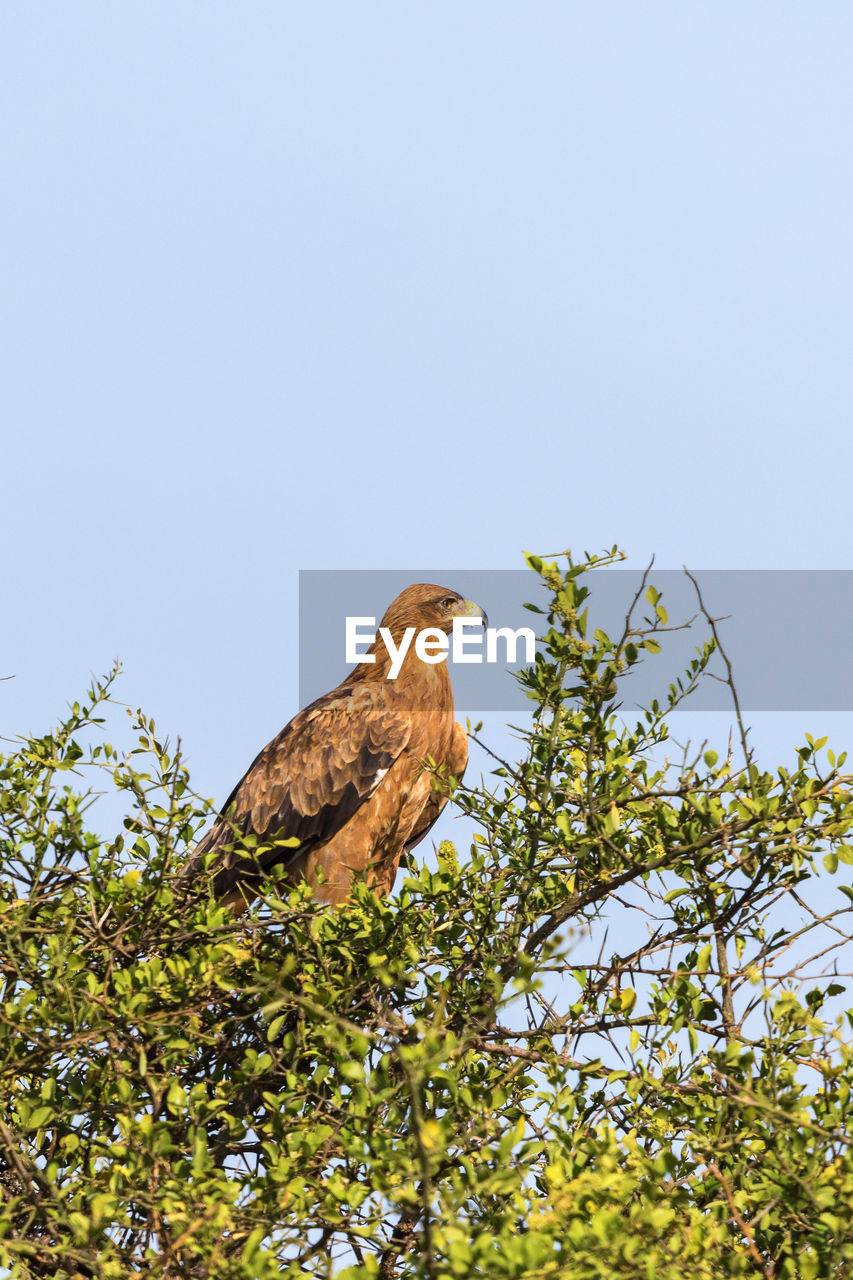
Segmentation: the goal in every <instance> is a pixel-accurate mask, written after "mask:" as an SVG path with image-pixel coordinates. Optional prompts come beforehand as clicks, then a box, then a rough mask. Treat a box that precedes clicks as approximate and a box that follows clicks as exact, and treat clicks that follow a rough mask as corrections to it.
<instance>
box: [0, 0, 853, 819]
mask: <svg viewBox="0 0 853 1280" xmlns="http://www.w3.org/2000/svg"><path fill="white" fill-rule="evenodd" d="M851 55H853V9H851V8H850V6H849V4H842V3H824V4H822V5H820V6H809V7H803V6H800V5H793V4H788V3H781V4H780V3H773V4H770V3H749V4H746V5H744V4H732V3H727V4H716V5H710V4H704V5H690V6H686V5H683V4H675V3H656V4H653V5H636V4H633V3H625V2H624V0H623V2H621V3H612V4H609V5H592V4H575V3H566V2H565V0H560V3H547V2H542V3H539V4H537V5H535V6H534V5H520V4H507V3H502V2H498V3H495V2H494V0H490V2H489V3H480V2H475V3H467V4H465V5H461V6H460V5H456V4H454V5H450V4H447V3H434V4H431V5H429V6H415V5H398V4H393V5H392V4H389V3H365V4H359V5H350V4H313V5H308V4H302V5H295V4H288V3H267V2H262V0H258V2H256V3H253V4H251V5H236V4H233V3H227V4H226V3H216V2H211V0H205V2H204V3H182V4H180V5H175V4H174V3H168V4H166V3H161V2H159V0H146V3H145V4H141V3H125V4H122V5H108V4H106V3H98V4H95V3H91V2H89V0H76V3H75V4H73V5H58V4H39V5H35V4H29V5H27V4H16V5H13V4H7V5H5V6H3V8H2V11H0V118H2V120H3V126H2V129H1V130H0V164H2V174H3V191H4V195H3V199H2V203H0V223H2V225H1V226H0V279H2V285H0V324H1V325H2V341H0V362H2V376H0V405H1V406H2V417H0V421H2V439H3V469H2V470H3V479H4V483H3V485H2V505H0V532H2V536H3V541H4V547H5V570H4V575H3V588H4V589H3V600H4V610H3V614H4V618H3V622H4V625H3V628H2V640H0V668H2V669H0V674H3V675H13V674H14V677H15V678H14V679H13V680H9V681H6V682H5V683H3V684H0V732H3V733H6V734H10V733H16V732H21V731H24V730H27V729H29V728H32V729H43V728H45V727H46V726H47V725H48V724H49V723H50V721H51V720H52V718H53V717H54V715H55V714H56V713H57V712H58V711H59V710H61V708H62V707H63V705H64V703H65V702H66V700H69V699H73V698H74V697H77V696H78V695H79V693H80V692H81V691H82V689H83V688H84V686H85V682H86V680H87V679H88V674H89V672H90V671H92V670H94V671H102V670H104V669H105V668H106V667H107V666H108V665H109V663H110V661H111V659H112V658H113V657H114V656H119V657H121V658H122V659H123V661H124V663H125V667H126V673H125V675H124V677H123V682H122V685H121V690H120V692H121V695H122V696H123V697H124V698H125V699H126V700H127V701H128V702H129V703H132V704H133V705H140V704H141V705H142V706H144V707H145V708H146V709H147V710H148V711H149V712H150V713H152V714H155V715H156V716H157V719H158V724H159V726H160V727H161V729H162V730H163V731H164V732H168V733H170V734H172V735H174V734H177V733H180V734H181V735H182V737H183V741H184V745H185V748H186V750H187V751H188V753H189V755H190V758H191V761H192V764H193V774H194V780H195V783H196V785H197V787H198V788H199V790H200V791H201V792H202V793H203V794H205V795H210V796H218V797H219V798H220V799H221V798H222V797H223V796H224V794H225V793H226V792H227V790H228V789H229V788H230V786H231V784H232V783H233V781H234V780H235V778H236V777H237V776H239V773H240V772H241V771H242V770H243V768H244V767H245V765H246V764H247V763H248V762H249V761H250V760H251V758H252V756H253V755H254V753H255V751H256V750H257V749H258V748H259V747H260V746H261V745H262V744H263V743H264V742H265V741H266V740H267V739H268V738H269V737H270V736H271V735H272V734H273V733H274V732H276V731H277V729H278V728H279V727H280V726H281V725H282V724H283V723H284V722H285V721H286V720H287V719H288V718H289V717H290V716H291V715H292V714H293V712H294V711H295V710H296V672H295V669H294V664H295V660H296V640H297V626H296V623H297V619H296V597H297V572H298V570H299V569H305V568H371V569H380V568H406V567H408V566H409V565H412V566H413V567H414V568H417V567H418V566H420V565H423V564H426V563H443V564H451V565H452V564H459V565H460V566H462V567H465V566H476V567H482V568H495V569H502V568H515V567H518V566H519V565H520V563H521V561H520V552H521V549H522V548H528V549H531V550H535V551H539V552H553V551H557V550H558V549H560V548H562V547H565V546H572V547H574V548H584V547H585V548H589V549H600V548H601V547H604V546H610V545H611V544H613V543H614V542H618V543H619V544H621V545H622V546H623V547H624V548H625V549H626V550H627V551H628V552H629V554H630V556H631V557H632V561H633V562H645V561H646V560H647V559H648V557H649V556H650V555H651V554H652V553H655V554H656V555H657V558H658V563H659V564H660V565H662V566H665V567H676V566H680V565H681V564H683V563H688V564H690V565H692V566H694V567H697V568H765V567H766V568H783V567H795V568H818V567H834V568H850V567H852V566H851V561H852V560H853V556H851V521H850V514H849V513H850V501H851V500H850V482H849V472H850V454H851V445H850V430H849V425H850V409H851V402H853V361H851V358H850V357H851V319H853V280H852V279H851V276H852V275H853V270H851V267H852V266H853V255H851V247H850V246H851V238H850V227H851V226H853V208H851V204H853V164H851V149H853V142H851V138H853V135H851V128H850V121H851V116H852V115H853V78H851V76H850V71H849V68H850V64H851ZM448 585H450V586H459V587H460V589H462V590H464V583H459V584H457V583H449V584H448ZM483 603H487V602H483ZM832 719H836V718H835V717H827V716H826V715H824V716H822V717H821V725H819V726H818V725H814V724H811V722H808V723H806V727H809V728H812V730H813V731H814V732H817V730H818V728H821V727H822V726H823V725H825V724H826V723H827V721H828V720H832ZM801 720H802V718H799V719H798V720H797V724H799V723H800V721H801ZM837 720H838V727H839V728H840V730H841V731H842V732H843V733H847V734H848V735H849V729H850V727H851V719H850V718H844V717H838V718H837ZM792 723H793V722H792ZM790 727H791V725H790V724H789V722H788V720H785V719H784V718H779V717H764V718H763V719H762V722H761V724H760V725H759V726H758V729H759V740H760V741H761V740H762V739H763V740H765V741H766V742H767V743H768V745H769V746H770V747H771V748H775V746H776V745H778V744H780V743H781V744H782V745H783V746H784V745H785V743H786V742H787V738H788V736H789V735H788V730H789V728H790ZM830 727H831V726H830Z"/></svg>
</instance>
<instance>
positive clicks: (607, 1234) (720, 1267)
mask: <svg viewBox="0 0 853 1280" xmlns="http://www.w3.org/2000/svg"><path fill="white" fill-rule="evenodd" d="M616 558H617V555H616V553H615V551H614V552H613V553H611V554H609V555H608V556H605V557H602V558H596V557H589V558H587V559H585V560H584V561H583V562H582V563H578V564H576V563H573V562H572V560H571V559H570V558H569V559H567V562H566V564H565V565H564V567H562V568H560V567H558V565H557V564H556V563H544V562H542V561H541V560H539V559H538V558H536V557H534V556H530V557H528V560H529V562H530V565H531V567H532V568H533V569H534V570H535V571H536V572H537V573H538V574H540V575H541V576H542V578H543V579H544V580H545V582H546V584H547V587H548V591H549V596H550V604H549V607H548V610H547V613H546V614H545V615H543V618H542V623H543V640H544V647H543V650H542V652H541V654H540V655H539V656H538V657H537V660H536V662H535V664H534V665H533V666H532V667H531V668H530V669H529V670H528V671H527V672H526V673H525V674H524V676H523V680H524V682H525V684H526V687H527V689H528V691H529V694H530V697H531V699H532V710H533V717H532V721H531V723H530V725H529V726H528V727H527V728H525V729H523V730H521V731H519V746H520V750H519V758H518V760H517V761H513V762H509V761H504V760H501V761H498V760H496V761H495V762H494V763H495V770H494V776H493V777H492V778H491V779H490V781H489V784H488V785H487V786H485V787H483V786H477V785H476V784H474V783H471V784H470V785H459V786H458V787H457V788H456V792H455V802H456V804H457V805H459V806H460V807H461V809H462V810H463V811H464V812H465V813H466V814H468V815H469V817H470V819H471V822H472V824H473V827H474V836H473V842H472V844H471V848H470V850H469V852H467V853H466V854H464V855H460V854H459V853H458V852H457V850H456V849H455V848H454V847H453V845H451V844H449V843H448V842H445V843H444V844H442V845H441V847H440V848H439V850H438V858H437V865H433V866H423V865H417V866H415V865H413V866H412V867H410V868H409V870H408V873H407V875H406V877H405V879H404V881H403V883H402V885H398V891H397V893H396V894H395V896H394V897H393V898H392V899H391V900H388V901H383V900H380V899H378V898H376V897H375V896H374V895H373V894H372V893H371V892H370V891H369V890H367V889H366V887H365V886H364V885H359V886H357V888H356V891H355V893H354V895H353V901H352V902H351V903H350V904H348V905H347V906H345V907H343V908H341V909H338V910H331V909H327V908H324V907H322V906H320V905H318V904H317V903H316V902H315V901H314V900H312V899H311V897H310V896H309V895H308V893H307V890H306V889H305V888H304V887H301V888H296V889H293V890H291V889H290V888H289V887H288V886H286V885H285V884H283V883H279V884H272V885H271V886H270V892H269V893H268V894H267V895H266V898H265V900H263V901H262V902H260V903H259V904H257V905H256V906H255V907H253V909H252V910H251V911H250V912H249V913H248V914H247V915H246V916H244V917H243V918H241V919H240V920H238V921H235V920H233V919H232V918H231V916H230V915H229V913H228V912H227V911H226V910H225V909H224V908H223V907H222V906H220V905H218V904H217V903H216V902H215V901H213V899H212V897H211V895H210V893H209V892H207V891H206V890H205V888H204V886H203V885H202V887H201V890H198V889H196V890H192V889H191V888H188V887H187V886H186V885H185V884H183V883H182V882H181V881H180V879H179V878H178V877H177V876H176V872H177V871H178V870H179V868H180V866H181V864H182V862H183V861H184V860H185V858H186V856H187V853H188V851H189V849H190V848H191V847H192V845H193V843H194V841H195V839H196V837H197V835H198V833H199V831H200V830H201V828H202V826H203V825H204V824H205V823H206V821H208V820H209V809H208V807H207V806H205V805H204V804H202V803H201V802H199V801H198V799H197V798H196V797H195V796H194V794H193V793H192V791H191V789H190V786H189V779H188V776H187V771H186V768H185V767H184V764H183V763H182V760H181V755H180V750H179V749H178V750H173V749H172V748H171V747H170V745H169V743H168V742H166V741H163V740H162V739H161V738H160V737H158V734H157V731H156V727H155V724H154V722H153V721H152V720H150V719H149V718H147V717H146V716H145V715H143V714H141V713H137V714H136V716H135V717H134V726H135V729H134V732H135V736H136V739H137V741H136V742H135V745H134V746H133V749H132V750H130V751H129V752H127V753H125V754H123V753H121V752H119V751H118V750H117V749H116V748H115V747H113V746H112V745H110V744H108V743H106V742H104V741H103V740H102V738H100V737H99V736H98V735H99V734H100V733H102V724H103V722H104V720H105V718H106V717H107V716H108V715H109V714H110V712H111V709H112V707H113V705H114V704H113V703H112V684H111V680H112V677H110V678H107V679H106V680H104V681H102V682H99V683H97V684H95V685H94V687H93V688H92V689H91V690H90V692H89V695H88V697H87V698H86V700H85V702H84V703H82V704H74V706H73V707H72V708H71V709H70V714H69V715H68V716H67V717H66V718H65V719H64V720H63V721H62V723H61V724H60V725H59V726H58V727H57V728H56V729H54V731H53V732H51V733H49V734H47V735H45V736H43V737H40V738H30V739H28V740H26V741H24V742H22V743H21V744H19V745H18V746H16V747H15V749H14V750H12V751H10V752H9V753H8V754H7V755H6V756H5V757H4V758H3V759H2V770H0V776H2V782H3V791H2V799H1V800H0V859H2V866H0V963H2V978H3V981H4V984H5V988H4V991H3V996H2V1002H0V1069H2V1077H3V1078H2V1098H3V1103H2V1109H1V1110H0V1116H2V1119H0V1195H2V1203H1V1204H0V1261H2V1262H3V1264H4V1265H5V1266H6V1267H7V1268H8V1269H9V1271H10V1272H11V1273H12V1274H13V1275H14V1276H16V1277H36V1276H58V1277H64V1276H65V1277H68V1276H87V1277H88V1276H92V1277H103V1278H104V1280H106V1278H108V1277H122V1278H124V1277H127V1276H138V1277H151V1278H152V1280H153V1278H154V1277H181V1276H186V1277H191V1276H205V1277H212V1278H213V1280H220V1278H221V1280H226V1278H228V1280H231V1278H232V1277H233V1278H234V1280H236V1278H237V1277H245V1278H246V1280H249V1278H250V1280H256V1278H257V1280H266V1278H267V1277H271V1276H286V1277H292V1278H293V1280H296V1277H311V1276H335V1277H338V1278H339V1280H346V1278H349V1280H355V1277H361V1276H366V1277H370V1276H374V1277H382V1278H383V1280H388V1278H390V1277H392V1276H399V1277H413V1278H414V1277H426V1278H429V1280H445V1278H449V1277H467V1276H475V1275H488V1276H496V1277H505V1278H506V1280H510V1278H512V1280H522V1278H523V1277H524V1278H529V1280H533V1278H534V1277H537V1278H538V1277H548V1276H554V1277H565V1278H566V1280H587V1278H593V1277H594V1278H598V1277H600V1278H601V1280H605V1278H606V1280H611V1278H613V1277H615V1278H616V1280H629V1278H630V1280H634V1278H635V1277H636V1278H639V1277H655V1278H657V1280H681V1278H682V1277H683V1275H685V1274H688V1275H690V1276H691V1277H696V1278H698V1280H706V1278H707V1280H717V1278H718V1277H729V1276H748V1277H763V1278H764V1280H771V1277H772V1278H777V1277H779V1278H781V1277H802V1278H803V1280H810V1278H812V1277H830V1276H837V1277H841V1276H845V1275H848V1274H850V1270H851V1266H852V1265H853V1214H852V1213H851V1208H853V1158H851V1136H850V1133H849V1127H848V1124H847V1112H848V1108H849V1099H850V1087H851V1079H853V1064H851V1054H850V1049H849V1046H848V1044H847V1042H846V1040H845V1038H844V1034H843V1033H844V1032H845V1031H848V1032H849V1027H850V1025H851V1024H853V1013H851V1012H846V1013H845V1012H843V1011H842V1012H841V1013H840V1014H839V1016H838V1017H836V1016H835V1015H833V1013H832V1009H833V1008H834V1007H835V1006H837V1005H838V1002H839V997H840V996H841V995H842V994H843V992H844V986H843V984H842V983H841V982H840V981H838V979H837V977H836V976H835V973H834V969H835V968H836V967H837V964H836V960H837V958H838V957H839V956H840V955H841V954H843V949H844V948H845V947H846V945H847V943H848V941H849V913H850V911H851V909H853V908H851V903H852V902H853V888H851V887H850V886H848V885H845V884H841V885H838V886H837V887H836V888H835V889H834V890H833V892H834V894H835V898H834V899H833V905H831V906H830V908H829V909H826V908H823V909H819V907H817V906H815V905H814V903H815V902H819V901H821V900H822V899H821V898H820V895H821V894H824V893H825V876H823V873H822V872H821V876H820V877H819V876H818V870H819V869H820V868H821V867H822V866H825V868H826V869H827V870H828V871H830V872H836V871H837V869H838V867H839V865H842V866H846V865H850V864H851V862H853V851H851V849H850V847H849V846H848V845H846V844H845V843H844V841H845V839H846V838H847V835H848V832H849V831H850V828H851V823H853V794H851V793H852V792H853V787H851V782H853V779H851V777H850V776H849V775H846V774H844V772H843V767H844V756H843V755H840V756H837V757H836V756H835V755H834V754H833V752H832V751H831V750H828V749H827V747H826V740H825V739H820V740H818V741H815V740H813V739H811V738H808V739H807V741H806V743H805V744H804V745H803V746H802V747H800V748H799V750H798V751H796V752H795V753H794V754H793V758H792V760H791V761H790V762H788V763H787V764H786V765H784V766H780V767H779V768H777V769H775V770H774V771H772V772H771V771H768V770H766V769H763V768H762V767H761V766H760V765H759V764H758V762H757V761H756V760H755V759H754V758H753V757H752V755H751V752H750V748H749V742H748V739H747V737H746V733H745V731H742V733H741V736H740V738H739V741H738V743H737V746H736V747H730V748H729V749H727V750H726V751H725V752H722V753H721V754H720V755H718V754H717V753H715V752H714V751H713V750H702V749H701V748H700V749H698V750H695V751H690V750H689V749H685V750H683V751H680V752H679V753H678V754H677V757H676V759H675V761H674V762H670V761H669V760H668V758H667V757H666V755H665V752H666V750H668V749H670V747H671V744H669V747H668V746H667V745H666V744H667V742H668V727H667V718H668V716H669V714H670V712H671V711H672V710H673V709H674V708H675V707H676V706H677V705H679V704H680V703H681V702H682V701H683V700H684V699H687V698H689V696H690V693H691V691H692V690H693V689H694V688H695V687H696V685H697V683H698V682H699V681H700V680H702V679H703V678H706V675H707V672H706V669H707V666H708V663H709V661H710V659H711V655H712V653H713V651H714V647H715V643H716V641H715V638H714V636H713V635H712V637H711V639H710V640H709V641H708V642H707V643H705V644H703V645H702V646H701V647H700V648H699V650H698V651H697V656H696V658H695V660H694V661H693V663H692V664H691V666H690V668H689V670H688V671H687V672H686V673H685V674H684V675H683V676H682V677H681V679H680V680H678V681H676V682H675V683H674V684H671V685H669V687H668V691H667V693H666V694H665V696H663V697H662V699H661V701H660V702H655V703H652V705H651V706H650V707H649V708H648V709H647V710H646V711H645V712H644V713H642V714H640V716H639V719H636V720H635V718H634V717H633V716H628V715H627V714H625V713H623V712H622V711H621V710H620V707H619V703H618V700H619V698H620V690H621V689H622V688H623V686H624V681H625V677H626V675H627V674H628V673H630V671H631V670H632V669H633V668H635V667H636V666H637V664H638V663H640V662H645V661H656V662H661V661H662V659H660V658H659V657H658V656H657V655H658V653H659V648H660V646H659V639H660V633H661V632H662V631H663V630H665V629H666V627H667V626H668V619H667V616H666V612H665V609H664V607H663V605H662V604H661V602H660V598H659V596H658V594H657V592H656V591H655V589H654V587H653V586H649V585H648V584H647V583H646V582H644V584H643V588H642V591H641V592H640V593H639V594H638V596H637V598H636V599H635V601H634V602H633V605H632V607H631V610H630V612H629V615H628V617H627V618H626V621H625V626H624V629H623V630H622V632H621V634H620V635H618V636H614V637H611V636H608V635H605V634H604V633H603V632H601V631H595V632H594V633H593V634H592V635H588V634H587V597H588V591H589V587H588V579H587V578H586V577H585V575H586V573H587V571H588V570H589V569H590V568H592V567H597V566H600V565H602V564H609V563H612V562H613V561H614V560H615V559H616ZM644 611H645V612H647V614H648V616H647V617H643V616H641V615H642V614H643V613H644ZM709 622H710V620H709ZM711 626H712V632H713V624H711ZM113 674H114V673H113ZM741 730H743V726H742V725H741ZM105 784H106V785H107V786H108V787H109V789H111V790H113V791H117V792H118V793H119V794H120V795H121V796H122V797H124V798H125V799H126V801H127V805H126V808H127V809H129V813H128V816H127V817H126V818H125V819H124V826H123V828H122V832H121V834H120V835H117V836H115V837H113V838H104V837H103V836H101V835H99V834H97V832H96V831H95V830H94V829H93V818H94V816H95V815H96V813H97V812H98V810H97V809H96V808H93V805H94V801H95V799H96V791H97V789H98V787H103V786H104V785H105ZM435 785H436V786H437V787H441V786H446V785H448V784H447V782H446V780H443V779H441V778H438V777H436V779H435ZM102 804H103V802H102ZM815 895H818V896H817V897H816V896H815ZM785 903H789V904H792V907H793V910H792V911H790V912H786V911H784V910H783V909H782V908H783V905H784V904H785ZM810 904H811V905H810ZM798 917H802V921H803V922H802V923H797V922H796V921H797V918H798ZM608 920H609V921H611V922H613V921H615V922H616V923H617V924H618V925H619V927H620V931H619V934H618V935H617V937H616V940H615V941H616V947H615V949H613V943H608V942H607V941H606V939H605V934H604V931H605V926H606V922H607V921H608ZM626 921H627V922H630V923H631V925H632V930H631V931H630V932H633V933H636V934H637V937H638V939H639V940H630V939H629V940H628V942H627V945H620V943H621V942H624V940H625V939H626V938H627V937H628V934H627V933H626V930H625V927H624V924H625V922H626ZM639 922H643V926H644V929H645V932H644V933H643V932H642V930H641V929H639V928H636V927H634V926H636V925H638V924H639ZM579 930H588V931H589V933H590V935H591V936H592V937H593V938H595V939H596V940H597V945H599V946H600V952H599V953H598V959H597V960H596V961H595V963H583V964H580V963H579V962H578V961H577V960H576V959H573V954H572V952H573V947H575V940H573V936H572V931H574V935H575V939H576V936H577V933H578V931H579ZM641 935H642V936H641ZM608 948H610V949H608ZM845 963H846V962H845ZM848 967H849V966H848Z"/></svg>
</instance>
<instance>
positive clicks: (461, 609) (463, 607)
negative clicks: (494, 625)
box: [453, 600, 489, 631]
mask: <svg viewBox="0 0 853 1280" xmlns="http://www.w3.org/2000/svg"><path fill="white" fill-rule="evenodd" d="M453 616H454V617H456V618H479V619H480V622H481V623H482V624H483V630H484V631H485V630H486V628H487V627H488V625H489V619H488V615H487V614H486V613H485V612H484V610H482V609H481V608H480V606H479V605H478V604H474V601H473V600H461V601H460V602H459V605H458V607H457V608H456V609H455V610H454V612H453Z"/></svg>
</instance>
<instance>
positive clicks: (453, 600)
mask: <svg viewBox="0 0 853 1280" xmlns="http://www.w3.org/2000/svg"><path fill="white" fill-rule="evenodd" d="M457 603H458V597H457V596H445V597H444V599H443V600H442V602H441V607H442V609H452V608H453V606H454V605H455V604H457Z"/></svg>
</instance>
